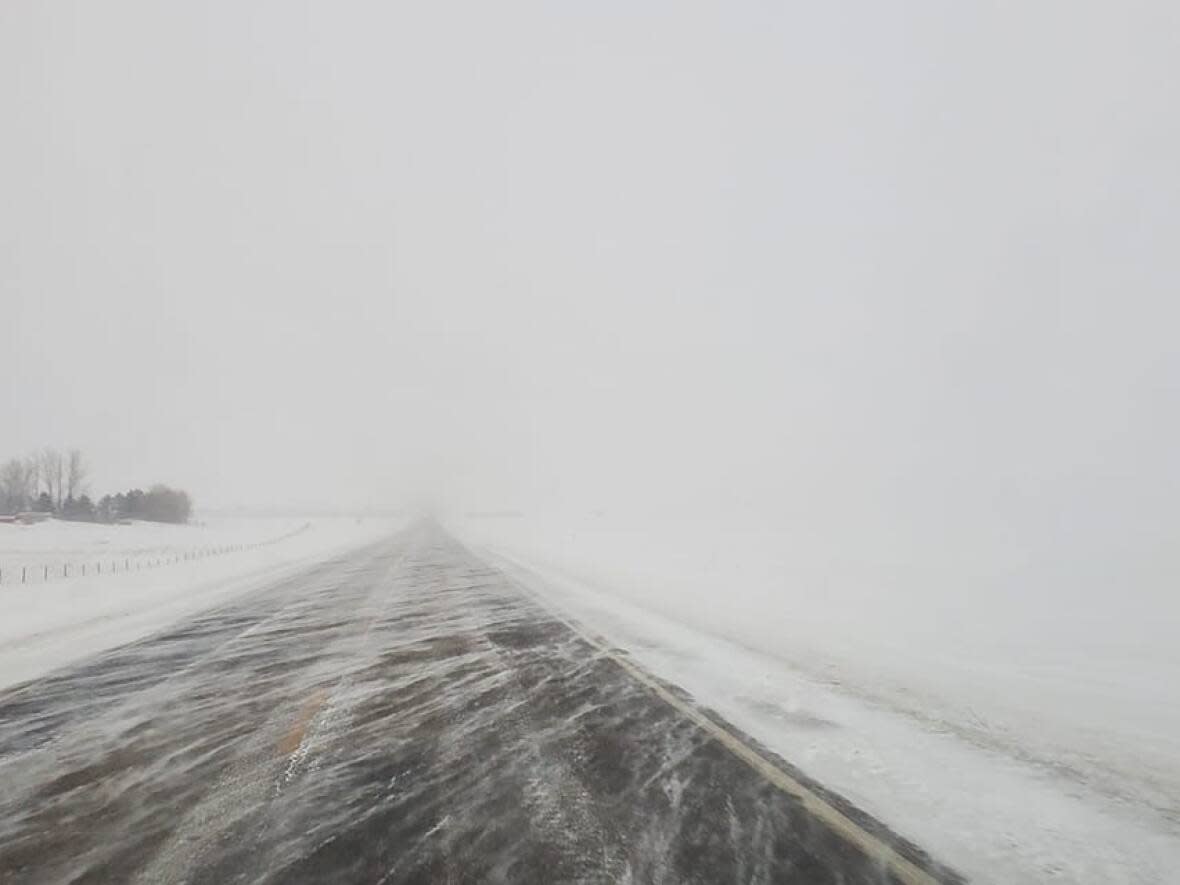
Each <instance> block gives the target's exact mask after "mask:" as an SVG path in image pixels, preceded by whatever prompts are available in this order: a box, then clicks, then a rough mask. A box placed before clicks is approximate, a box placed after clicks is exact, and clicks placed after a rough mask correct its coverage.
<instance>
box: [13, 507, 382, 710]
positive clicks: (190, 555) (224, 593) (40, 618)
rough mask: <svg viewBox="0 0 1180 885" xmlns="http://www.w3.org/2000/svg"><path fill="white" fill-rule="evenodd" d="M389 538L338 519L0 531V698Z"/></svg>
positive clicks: (375, 524) (367, 523)
mask: <svg viewBox="0 0 1180 885" xmlns="http://www.w3.org/2000/svg"><path fill="white" fill-rule="evenodd" d="M393 527H394V524H393V523H392V522H390V521H389V520H380V519H365V520H357V519H345V518H339V519H295V518H282V519H247V518H242V519H210V520H206V521H199V522H198V523H197V524H194V525H160V524H153V523H135V524H132V525H113V526H107V525H95V524H86V523H69V522H57V521H50V522H46V523H41V524H39V525H32V526H23V525H15V526H14V525H7V524H5V525H0V570H2V575H3V583H0V600H2V602H3V611H4V616H3V617H2V618H0V688H3V687H4V686H8V685H13V684H16V683H19V682H24V681H26V680H28V679H32V678H34V677H36V676H39V675H42V674H44V673H46V672H48V671H49V670H52V669H54V668H56V667H59V666H62V665H64V664H67V663H71V662H73V661H77V660H80V659H81V658H84V657H87V656H89V655H92V654H95V653H97V652H99V651H102V650H104V649H107V648H111V647H113V646H116V645H119V644H122V643H125V642H130V641H132V640H135V639H139V638H141V637H143V636H146V635H147V634H149V633H151V632H153V631H155V630H158V629H160V628H161V627H163V626H166V625H167V624H170V623H172V622H173V621H175V620H177V619H179V618H182V617H184V616H186V615H190V614H193V613H194V612H198V611H201V610H203V609H206V608H209V607H212V606H214V605H218V604H220V603H223V602H225V601H226V600H228V599H230V598H232V597H234V596H236V595H239V594H241V593H246V592H248V591H250V590H252V589H256V588H258V587H260V586H262V585H264V584H265V583H267V582H269V581H273V580H274V579H275V578H276V577H279V576H281V575H282V574H283V573H284V572H286V571H290V570H297V569H300V568H306V567H307V566H309V565H311V564H313V563H315V562H317V561H320V560H323V559H327V558H330V557H332V556H334V555H336V554H338V553H341V552H343V551H346V550H350V549H353V548H355V547H358V546H360V545H362V544H365V543H368V542H370V541H373V540H376V539H377V538H379V537H381V536H382V535H384V534H387V533H388V532H390V531H391V530H392V529H393ZM83 565H85V566H86V573H85V575H84V576H83V574H82V567H83ZM100 566H101V568H102V571H101V572H100V571H99V568H100ZM46 568H48V570H49V578H48V580H46V579H45V574H46V572H45V569H46ZM67 568H68V571H67ZM22 569H24V570H25V574H26V577H27V580H28V583H25V584H22V583H20V576H21V570H22Z"/></svg>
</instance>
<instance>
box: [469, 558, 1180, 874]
mask: <svg viewBox="0 0 1180 885" xmlns="http://www.w3.org/2000/svg"><path fill="white" fill-rule="evenodd" d="M480 552H481V553H482V554H483V555H484V556H486V557H487V558H488V559H489V560H490V561H492V562H494V563H495V564H497V565H498V566H499V567H501V568H502V569H503V570H504V571H505V572H506V573H507V574H509V575H510V576H511V577H512V578H514V579H515V580H517V581H518V582H519V583H520V584H521V585H523V586H524V587H525V588H527V589H529V590H530V591H531V592H533V593H534V594H536V595H537V596H538V597H540V598H541V599H542V600H543V601H545V602H547V603H548V604H550V605H552V606H553V607H555V608H557V609H559V610H561V611H563V612H566V613H568V614H569V615H571V616H573V617H574V618H575V619H576V620H577V621H579V622H580V623H582V624H583V625H585V627H586V628H587V629H588V630H590V631H593V632H595V633H598V634H600V635H602V636H604V637H606V638H608V639H609V640H610V641H612V642H613V643H615V644H616V645H618V646H619V647H620V648H622V649H624V650H626V651H627V652H629V653H630V654H631V655H632V656H633V657H634V658H635V660H636V661H638V662H639V663H640V664H641V665H643V666H644V667H646V668H647V669H648V670H650V671H651V672H653V673H655V674H657V675H658V676H660V677H662V678H664V679H666V680H668V681H670V682H672V683H675V684H677V685H679V686H681V687H682V688H684V689H685V690H687V691H689V692H690V693H691V694H692V695H693V696H694V697H695V698H696V699H697V700H698V701H699V702H700V703H701V704H703V705H704V706H706V707H709V708H712V709H713V710H715V711H716V712H718V713H719V714H721V715H722V716H724V717H725V718H726V719H728V720H729V721H730V722H732V723H733V724H734V725H735V726H737V727H738V728H740V729H742V730H743V731H745V732H746V733H748V734H749V735H751V736H752V737H753V738H755V739H756V740H758V741H760V742H762V743H763V744H764V745H766V746H767V747H769V748H770V749H771V750H773V751H774V752H777V753H779V754H780V755H782V756H783V757H784V758H785V759H788V760H790V761H791V762H792V763H793V764H795V765H797V766H798V767H799V768H800V769H802V770H803V771H804V772H806V773H807V774H808V775H810V776H811V777H813V778H815V779H816V780H818V781H819V782H821V783H823V784H825V785H826V786H828V787H830V788H832V789H834V790H836V791H837V792H838V793H840V794H842V795H844V796H845V797H847V798H848V799H850V800H851V801H853V802H854V803H856V804H857V805H858V806H860V807H861V808H863V809H864V810H866V811H868V812H869V813H871V814H873V815H874V816H876V817H878V818H879V819H881V820H882V821H884V822H885V823H887V824H888V825H889V826H891V827H892V828H893V829H895V830H896V831H897V832H899V833H900V834H901V835H903V836H905V837H907V838H910V839H912V840H913V841H915V842H917V843H919V844H920V845H922V846H923V847H924V848H926V849H927V850H929V851H931V852H932V853H933V854H934V855H935V856H936V857H938V858H939V859H940V860H942V861H944V862H946V863H949V864H950V865H952V866H953V867H955V868H957V869H958V870H960V871H961V872H962V873H964V874H965V875H967V876H968V877H969V878H970V879H971V880H973V881H977V882H1004V883H1034V882H1046V881H1059V882H1078V883H1091V882H1092V883H1128V885H1131V883H1135V885H1139V883H1144V885H1146V883H1163V882H1167V881H1173V880H1174V879H1173V877H1174V874H1175V871H1176V869H1177V868H1180V825H1178V823H1177V821H1176V820H1175V819H1173V818H1171V817H1169V816H1168V815H1167V814H1165V813H1161V812H1160V811H1159V810H1158V809H1157V808H1156V807H1155V806H1154V804H1153V803H1152V802H1136V801H1133V800H1131V799H1128V797H1125V796H1122V797H1120V796H1112V795H1110V794H1109V792H1107V791H1104V790H1101V789H1096V788H1094V787H1093V786H1092V785H1089V784H1087V783H1086V782H1085V781H1084V779H1082V780H1079V778H1078V777H1077V773H1076V772H1075V771H1072V770H1069V769H1055V768H1054V767H1053V766H1047V765H1045V764H1044V762H1043V761H1041V760H1036V759H1022V758H1020V757H1019V756H1018V755H1013V754H1012V753H1010V752H1003V751H1002V750H1000V749H998V748H997V747H995V746H988V745H986V744H981V743H978V742H974V741H972V740H970V739H969V736H968V735H965V734H964V733H963V732H961V731H958V730H952V729H948V728H946V727H945V726H944V725H943V724H941V723H939V721H938V720H937V718H936V717H934V716H931V717H926V718H923V717H921V716H915V715H914V713H913V711H912V710H905V709H899V708H896V707H891V706H887V705H885V704H882V703H880V702H879V700H876V699H870V698H866V697H864V696H863V695H857V694H856V693H854V692H852V691H850V690H849V689H848V688H847V687H845V686H842V685H840V684H839V683H838V682H835V681H832V680H824V679H822V678H818V677H816V676H815V675H810V674H806V673H803V672H801V671H799V670H797V669H795V668H793V667H791V666H790V665H789V664H787V663H786V662H784V661H782V660H780V659H777V658H774V657H771V656H768V655H765V654H762V653H760V652H758V651H754V650H751V649H749V648H746V647H743V646H740V645H737V644H735V643H733V642H730V641H728V640H726V639H723V638H720V637H718V636H714V635H710V634H708V633H705V632H703V631H701V630H699V629H695V628H693V627H690V626H688V625H686V624H684V623H681V622H679V621H677V620H674V619H672V618H670V617H668V616H666V615H662V614H657V613H655V612H653V611H651V610H648V609H645V608H642V607H640V606H638V605H635V604H632V603H630V602H627V601H626V600H623V599H621V598H619V597H617V596H614V595H612V594H610V593H606V592H602V591H600V590H598V589H596V588H594V587H591V586H588V585H587V584H586V583H584V582H583V581H580V580H577V579H574V578H571V577H568V576H566V575H564V574H561V573H560V572H558V571H556V570H555V569H553V568H550V567H540V568H539V567H538V566H537V565H535V564H534V563H533V562H531V561H525V560H524V559H522V558H520V557H519V556H517V555H516V554H512V555H507V554H505V553H504V552H502V551H500V550H499V549H498V548H496V549H488V548H483V549H481V551H480Z"/></svg>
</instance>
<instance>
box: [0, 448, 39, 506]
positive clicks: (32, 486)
mask: <svg viewBox="0 0 1180 885" xmlns="http://www.w3.org/2000/svg"><path fill="white" fill-rule="evenodd" d="M37 478H38V471H37V459H36V457H28V458H10V459H9V460H8V461H6V462H5V463H4V466H3V467H0V513H19V512H20V511H22V510H27V509H28V508H29V507H30V506H31V505H32V502H33V498H34V497H36V495H37Z"/></svg>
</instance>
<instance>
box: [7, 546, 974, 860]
mask: <svg viewBox="0 0 1180 885" xmlns="http://www.w3.org/2000/svg"><path fill="white" fill-rule="evenodd" d="M784 784H786V785H788V787H790V789H788V788H787V787H784ZM791 785H794V786H791ZM800 790H802V792H800ZM0 881H4V882H65V881H141V882H208V883H223V882H231V881H246V882H258V881H263V882H267V881H269V882H293V881H294V882H298V881H307V882H312V881H315V882H323V881H348V882H477V881H502V882H626V881H635V882H801V883H803V882H806V883H824V882H841V883H855V882H935V881H955V877H954V876H953V874H951V873H949V872H948V871H946V870H941V869H940V868H938V867H937V866H936V865H935V864H933V862H931V861H930V860H929V859H928V858H927V857H926V856H925V855H924V854H923V853H922V852H921V851H920V850H919V849H917V848H915V847H913V846H911V845H908V844H906V843H904V842H903V841H902V840H900V839H899V838H898V837H896V836H894V835H893V834H891V833H890V832H888V831H887V830H886V829H885V828H884V827H882V826H881V825H879V824H877V823H875V822H874V821H873V820H872V819H870V818H868V817H867V816H866V815H863V814H861V813H860V812H858V811H857V810H856V809H855V808H852V807H850V806H849V805H847V803H844V802H842V801H841V800H840V799H839V798H838V797H835V796H833V795H830V794H828V793H826V792H825V791H824V790H823V789H822V787H819V786H818V785H815V784H810V783H808V782H807V781H806V780H805V779H804V778H803V777H802V775H800V774H799V773H797V772H794V771H793V770H792V769H791V768H790V766H789V765H788V764H787V763H785V762H783V761H782V760H779V759H775V758H774V757H771V756H769V754H767V753H765V751H763V750H762V749H760V748H758V747H757V746H755V745H754V744H753V743H752V742H751V741H750V740H749V739H748V738H745V737H743V736H741V735H740V734H739V733H737V732H735V731H734V730H733V729H732V728H731V727H729V726H727V725H725V723H724V722H721V721H719V720H715V719H714V718H711V717H708V716H706V715H705V714H704V713H702V712H701V711H699V710H698V709H697V708H695V707H693V706H692V705H691V703H689V702H686V699H685V698H684V696H683V695H682V694H681V693H679V692H678V691H677V690H675V689H673V688H670V687H667V686H663V685H661V684H658V683H656V682H655V681H654V680H651V679H650V677H647V676H646V674H645V673H643V672H642V671H640V670H638V669H637V668H635V666H634V665H633V664H632V663H630V662H629V661H628V660H627V659H626V658H625V657H624V656H622V655H621V654H619V653H617V652H614V651H613V650H611V649H610V648H607V647H604V646H602V645H600V644H598V643H597V642H596V641H594V640H592V639H588V638H586V637H585V636H583V635H582V634H581V633H580V632H578V631H577V630H576V629H574V628H572V627H571V626H569V625H567V624H566V623H565V622H564V621H563V620H561V619H560V618H559V617H557V616H555V615H553V614H551V613H550V612H548V611H547V610H546V609H545V608H543V607H541V606H540V605H539V604H538V603H537V602H535V601H534V600H533V598H532V597H530V596H529V595H527V594H526V593H525V592H524V591H522V590H521V589H520V588H519V587H518V586H517V585H516V584H514V583H513V582H512V581H511V580H509V579H508V578H506V577H505V576H504V574H503V573H502V572H500V571H498V570H496V569H494V568H492V567H490V566H489V565H488V564H486V563H485V562H484V561H482V560H480V559H478V558H476V557H475V556H473V555H472V554H471V553H469V552H468V551H467V550H466V549H465V548H463V547H462V546H460V545H459V544H458V543H457V542H455V541H454V540H452V539H451V538H450V537H449V536H447V535H446V534H445V533H443V532H442V531H441V530H440V529H437V528H434V527H430V526H423V527H418V528H415V529H412V530H410V531H407V532H404V533H402V534H401V535H399V536H397V537H395V538H393V539H391V540H388V541H384V542H381V543H380V544H377V545H375V546H372V547H369V548H365V549H364V550H362V551H359V552H354V553H351V554H349V555H347V556H342V557H339V558H337V559H335V560H331V561H329V562H327V563H324V564H322V565H320V566H317V567H316V568H314V569H312V570H310V571H307V572H305V573H303V574H300V575H298V576H296V577H291V578H287V579H285V580H283V581H281V582H279V583H276V584H274V585H273V586H270V587H267V588H265V589H263V590H260V591H258V592H256V593H253V594H251V595H248V596H244V597H241V598H239V599H237V600H236V601H234V602H233V603H232V604H229V605H226V606H224V607H222V608H220V609H215V610H212V611H209V612H206V613H205V614H203V615H201V616H199V617H196V618H195V619H193V620H190V621H187V622H184V623H182V624H179V625H176V626H174V627H173V628H171V629H169V630H167V631H166V632H163V633H159V634H156V635H154V636H152V637H150V638H147V639H144V640H142V641H140V642H137V643H135V644H132V645H128V646H124V647H122V648H119V649H116V650H114V651H111V652H108V653H106V654H105V655H103V656H101V657H98V658H95V659H92V660H90V661H89V662H86V663H84V664H81V665H77V666H75V667H73V668H72V669H69V670H65V671H58V672H57V673H55V674H53V675H50V676H48V677H44V678H41V679H38V680H36V681H34V682H30V683H26V684H25V685H23V686H19V687H17V688H15V689H11V690H9V691H7V692H6V693H3V694H0Z"/></svg>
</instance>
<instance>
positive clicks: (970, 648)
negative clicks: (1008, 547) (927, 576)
mask: <svg viewBox="0 0 1180 885" xmlns="http://www.w3.org/2000/svg"><path fill="white" fill-rule="evenodd" d="M461 529H462V530H461V532H460V533H461V535H464V536H465V537H466V538H467V539H468V541H469V542H470V543H472V544H473V545H476V546H478V547H480V548H482V549H483V550H484V551H485V552H490V553H492V554H498V555H499V556H500V557H501V558H500V561H501V563H502V564H504V565H506V567H507V568H508V569H509V570H510V571H512V572H513V573H514V574H515V575H516V576H517V577H518V578H520V579H521V580H522V581H523V582H525V583H526V584H528V585H529V586H531V587H533V588H534V589H535V590H536V591H537V592H538V593H539V594H541V595H547V596H548V597H549V599H550V601H551V602H553V603H554V604H555V605H557V606H558V607H560V608H563V609H565V610H567V611H569V612H570V613H571V614H573V615H574V616H575V618H577V619H578V620H580V621H581V622H582V623H584V624H586V625H588V626H589V627H590V628H591V629H594V630H596V631H598V632H600V633H601V634H602V635H604V636H606V637H607V638H609V639H610V640H612V641H613V642H615V643H616V644H618V645H620V646H622V647H624V648H626V649H627V650H629V651H630V652H631V653H633V654H634V655H635V656H636V658H637V659H638V660H639V661H640V662H641V663H643V664H644V665H645V666H647V667H648V668H649V669H650V670H652V671H653V672H655V673H657V674H659V675H661V676H663V677H664V678H666V679H668V680H669V681H672V682H674V683H676V684H679V685H681V686H682V687H684V688H685V689H687V690H689V691H690V692H692V693H693V694H694V695H695V696H696V697H697V698H698V699H699V700H700V701H701V702H702V703H704V704H706V705H707V706H709V707H712V708H713V709H715V710H717V711H718V712H719V713H721V714H722V715H724V716H726V717H727V718H728V719H730V721H732V722H734V723H735V724H736V725H737V726H739V727H740V728H742V729H744V730H746V731H747V732H748V733H750V734H751V735H752V736H754V737H755V738H757V739H758V740H760V741H762V742H763V743H765V744H766V745H767V746H769V747H771V748H772V749H774V750H775V751H777V752H779V753H781V754H782V755H783V756H784V758H787V759H789V760H791V761H792V762H793V763H795V764H797V765H799V766H800V767H801V768H802V769H803V770H804V771H806V772H807V773H808V774H810V775H812V776H814V777H815V778H817V779H818V780H819V781H821V782H822V783H824V784H826V785H828V786H830V787H832V788H833V789H836V790H837V791H839V792H841V793H843V794H844V795H846V796H848V798H850V799H852V800H853V801H855V802H856V803H857V804H859V805H861V806H862V807H864V808H865V809H866V810H868V811H870V812H872V813H874V814H876V815H877V816H879V817H880V818H882V819H883V820H884V821H886V822H887V823H889V824H890V825H891V826H893V827H895V828H896V829H897V830H899V831H900V832H902V833H903V834H904V835H906V836H908V837H910V838H912V839H914V840H916V841H917V842H919V843H920V844H922V845H923V846H924V847H926V848H928V849H930V850H931V851H933V852H934V853H935V854H937V855H938V856H939V857H941V858H942V859H944V860H945V861H948V862H950V863H951V864H953V865H955V866H957V867H958V868H959V869H961V870H962V871H963V872H964V873H966V874H968V875H969V876H970V877H971V878H972V879H973V880H975V881H981V882H1030V883H1031V882H1044V881H1061V882H1093V883H1122V882H1126V883H1161V882H1169V881H1175V871H1176V870H1177V869H1180V651H1178V650H1177V645H1176V643H1175V641H1174V636H1175V635H1176V634H1175V632H1174V628H1175V622H1174V620H1173V619H1174V617H1175V612H1176V605H1175V603H1174V602H1173V603H1171V604H1170V605H1165V604H1162V603H1161V604H1160V605H1159V606H1157V607H1156V608H1155V618H1154V619H1149V618H1146V617H1144V613H1143V607H1144V600H1143V599H1141V598H1140V599H1134V598H1132V597H1131V596H1130V595H1129V594H1128V593H1126V592H1124V593H1123V595H1122V598H1121V599H1120V598H1119V597H1118V596H1117V595H1116V596H1115V597H1114V598H1112V599H1111V601H1110V606H1109V609H1107V610H1101V609H1098V608H1096V607H1095V606H1094V605H1093V602H1092V601H1091V604H1090V605H1089V607H1087V608H1085V609H1082V608H1081V607H1075V608H1071V607H1070V606H1069V605H1068V600H1067V598H1063V597H1057V598H1058V600H1059V601H1060V602H1061V605H1060V606H1059V609H1058V610H1057V611H1052V610H1050V609H1047V608H1045V607H1044V600H1045V597H1046V595H1049V594H1042V595H1041V597H1040V598H1038V599H1037V603H1036V604H1035V605H1034V604H1033V602H1032V601H1031V600H1024V599H1021V598H1020V597H1018V596H1003V595H1001V594H997V595H993V596H978V595H974V596H973V595H969V594H968V595H958V594H955V593H953V592H950V593H944V594H941V595H940V594H935V593H927V592H924V591H923V587H922V585H921V584H920V583H916V584H915V586H914V587H913V588H911V590H910V592H908V593H907V592H906V588H905V586H904V584H902V583H900V582H898V581H896V580H895V579H894V578H895V577H896V576H893V575H888V574H887V573H883V574H885V575H886V577H887V580H888V584H889V586H888V588H887V590H883V591H881V592H880V593H879V594H878V595H874V594H873V593H871V592H868V591H867V590H866V589H865V588H849V587H847V586H841V585H840V580H841V578H844V579H845V580H847V571H846V570H845V571H844V572H841V570H840V569H839V568H833V569H831V571H830V572H829V579H830V580H831V584H830V585H828V586H825V582H824V580H823V579H822V577H821V578H819V579H818V580H817V581H816V582H815V583H811V582H808V581H804V580H803V579H802V578H801V576H800V574H799V571H798V563H799V562H800V560H801V559H805V558H806V557H805V556H801V555H800V554H799V551H798V550H797V549H792V547H791V546H790V544H789V539H788V537H787V536H786V535H784V534H776V533H774V532H770V531H763V532H756V531H751V532H743V533H735V534H733V535H724V534H714V535H712V536H708V535H706V534H704V533H701V534H697V535H693V534H689V533H685V534H682V535H681V536H680V537H679V538H677V537H673V536H672V535H671V534H665V535H662V536H653V535H652V534H651V533H643V532H624V531H606V530H596V529H594V528H593V527H592V526H591V527H585V526H584V527H582V528H581V529H580V530H579V531H574V532H570V531H568V530H567V531H565V532H555V531H546V529H545V528H544V527H543V526H538V525H535V524H526V523H525V522H524V521H523V520H471V521H468V522H467V523H466V524H465V525H464V526H462V527H461ZM793 566H794V568H792V567H793ZM776 569H777V572H776ZM948 597H950V598H951V599H952V600H953V599H956V598H958V599H960V600H961V601H962V605H961V608H960V610H958V611H952V610H948V607H947V598H948Z"/></svg>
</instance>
